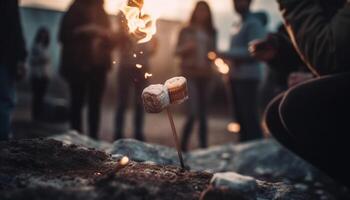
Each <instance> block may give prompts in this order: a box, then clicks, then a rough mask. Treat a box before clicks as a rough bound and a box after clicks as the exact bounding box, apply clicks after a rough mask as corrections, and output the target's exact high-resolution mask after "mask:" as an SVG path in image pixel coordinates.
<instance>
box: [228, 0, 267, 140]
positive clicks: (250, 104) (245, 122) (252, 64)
mask: <svg viewBox="0 0 350 200" xmlns="http://www.w3.org/2000/svg"><path fill="white" fill-rule="evenodd" d="M251 3H252V1H251V0H233V4H234V7H235V11H236V12H237V13H238V14H239V15H240V17H241V24H240V26H239V29H238V32H237V33H236V34H235V35H234V36H233V37H232V40H231V47H230V50H229V51H228V52H225V53H223V54H222V56H223V57H225V58H227V59H230V60H231V62H232V63H233V67H232V69H231V76H230V81H231V88H232V95H233V105H234V113H235V117H236V119H237V122H238V123H239V124H240V126H241V131H240V136H241V137H240V141H242V142H245V141H249V140H254V139H259V138H261V137H262V130H261V127H260V123H259V116H258V92H259V90H258V89H259V84H260V82H261V79H262V67H263V66H262V63H261V62H259V61H258V60H256V59H255V58H253V57H252V56H251V55H250V53H249V51H248V44H249V43H250V42H252V41H254V40H256V39H261V38H264V37H265V35H266V28H265V26H264V24H263V23H262V20H261V19H259V17H257V15H256V14H254V13H252V12H251V11H250V5H251Z"/></svg>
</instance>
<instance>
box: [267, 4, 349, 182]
mask: <svg viewBox="0 0 350 200" xmlns="http://www.w3.org/2000/svg"><path fill="white" fill-rule="evenodd" d="M278 3H279V4H280V9H281V11H282V13H283V17H284V20H285V26H286V28H287V30H288V33H289V35H290V37H291V38H293V39H292V42H293V45H294V47H295V48H296V49H297V51H298V53H299V55H300V57H301V58H302V59H303V61H304V62H305V63H306V65H307V66H308V67H309V69H310V70H311V71H312V72H313V73H314V74H315V75H317V76H318V78H316V79H314V80H311V81H307V82H305V83H303V84H298V85H296V86H294V87H292V88H291V89H290V90H288V91H287V92H286V93H283V94H281V95H280V96H279V97H276V98H275V99H274V101H273V102H271V103H270V105H269V107H268V109H267V111H266V114H265V123H266V125H267V127H268V129H269V132H270V133H271V134H272V135H273V136H274V137H275V138H276V139H277V140H278V141H279V142H280V143H281V144H282V145H283V146H285V147H286V148H288V149H289V150H290V151H292V152H294V153H295V154H297V155H298V156H300V157H301V158H303V159H305V160H306V161H308V162H310V163H311V164H313V165H314V166H315V167H317V168H319V169H321V170H322V171H323V172H325V173H326V174H328V175H329V176H330V177H332V178H334V179H335V180H336V181H338V182H340V183H342V184H344V185H346V186H347V187H349V186H350V184H349V181H348V177H349V176H350V174H349V168H350V163H349V162H344V156H345V157H346V156H347V152H349V144H348V143H349V142H348V135H347V133H348V130H349V126H348V121H349V117H348V115H349V113H350V106H349V102H350V94H349V93H348V91H350V68H349V65H350V57H349V55H348V48H349V46H350V37H349V35H350V29H349V27H350V2H349V1H347V3H346V1H345V0H344V1H327V2H323V1H286V0H280V1H278ZM327 4H328V6H327ZM325 5H326V6H325ZM335 6H337V9H334V8H335Z"/></svg>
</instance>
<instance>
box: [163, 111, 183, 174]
mask: <svg viewBox="0 0 350 200" xmlns="http://www.w3.org/2000/svg"><path fill="white" fill-rule="evenodd" d="M166 110H167V113H168V117H169V121H170V125H171V129H172V131H173V136H174V139H175V145H176V149H177V154H178V156H179V160H180V164H181V168H182V169H185V164H184V160H183V158H182V152H181V148H180V144H179V139H178V136H177V133H176V128H175V124H174V119H173V116H172V114H171V111H170V107H167V109H166Z"/></svg>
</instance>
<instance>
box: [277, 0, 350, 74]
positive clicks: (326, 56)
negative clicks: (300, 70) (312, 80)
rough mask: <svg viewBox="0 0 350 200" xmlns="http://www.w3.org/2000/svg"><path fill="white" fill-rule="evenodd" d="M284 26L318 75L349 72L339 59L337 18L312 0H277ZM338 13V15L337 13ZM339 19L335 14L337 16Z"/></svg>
mask: <svg viewBox="0 0 350 200" xmlns="http://www.w3.org/2000/svg"><path fill="white" fill-rule="evenodd" d="M278 2H279V4H280V9H281V11H282V14H283V17H284V19H285V26H286V28H287V30H288V33H289V35H290V37H291V40H292V42H293V44H294V46H295V47H296V49H297V51H298V53H299V55H300V56H301V57H302V59H303V61H304V62H305V63H306V64H307V65H308V67H309V68H310V69H311V70H312V71H313V73H315V74H318V75H324V74H332V73H338V72H342V71H346V69H344V66H341V64H340V63H339V62H338V59H337V54H338V53H339V52H337V46H336V37H335V35H336V31H339V29H338V30H337V29H335V28H334V26H333V23H334V21H335V20H329V19H327V17H326V16H327V15H326V13H327V12H326V10H325V9H326V8H322V7H321V5H320V4H319V3H317V1H312V0H278ZM336 15H338V14H336ZM334 18H336V16H334Z"/></svg>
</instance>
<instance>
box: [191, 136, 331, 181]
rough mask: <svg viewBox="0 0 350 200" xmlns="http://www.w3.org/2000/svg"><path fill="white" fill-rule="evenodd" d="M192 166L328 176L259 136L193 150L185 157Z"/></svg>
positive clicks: (278, 175) (257, 174)
mask: <svg viewBox="0 0 350 200" xmlns="http://www.w3.org/2000/svg"><path fill="white" fill-rule="evenodd" d="M186 160H187V163H188V164H189V165H190V167H191V169H195V170H203V169H210V170H211V172H225V171H234V172H237V173H240V174H244V175H248V176H253V177H266V178H272V179H275V180H282V179H289V180H295V181H300V180H303V181H309V182H311V181H315V179H319V178H320V177H321V178H322V179H323V181H324V180H327V181H328V180H329V178H328V177H327V176H325V175H324V174H322V173H321V172H320V171H319V170H317V169H316V168H314V167H312V166H311V165H310V164H308V163H306V162H305V161H303V160H302V159H300V158H299V157H297V156H295V155H294V154H292V153H290V152H289V151H287V150H286V149H284V148H283V147H282V146H280V145H279V144H277V142H276V141H274V140H272V139H271V140H260V141H254V142H250V143H243V144H238V145H233V144H228V145H222V146H217V147H212V148H209V149H206V150H200V151H193V152H190V153H189V154H188V155H187V157H186Z"/></svg>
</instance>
